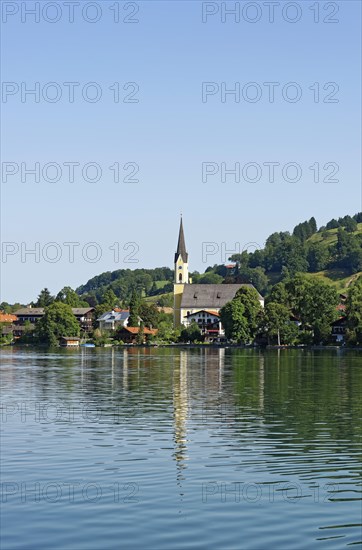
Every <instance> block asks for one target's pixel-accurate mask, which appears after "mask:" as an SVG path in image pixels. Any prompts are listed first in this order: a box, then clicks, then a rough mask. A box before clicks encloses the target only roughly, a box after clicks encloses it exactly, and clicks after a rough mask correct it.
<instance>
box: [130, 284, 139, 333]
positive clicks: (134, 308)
mask: <svg viewBox="0 0 362 550" xmlns="http://www.w3.org/2000/svg"><path fill="white" fill-rule="evenodd" d="M140 305H141V300H140V297H139V295H138V294H137V292H136V291H133V293H132V298H131V301H130V304H129V318H128V326H129V327H138V317H139V308H140Z"/></svg>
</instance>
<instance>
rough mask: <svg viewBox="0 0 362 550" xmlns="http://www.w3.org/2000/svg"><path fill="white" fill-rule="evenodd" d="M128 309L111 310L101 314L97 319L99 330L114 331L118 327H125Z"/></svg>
mask: <svg viewBox="0 0 362 550" xmlns="http://www.w3.org/2000/svg"><path fill="white" fill-rule="evenodd" d="M129 313H130V312H129V310H128V309H117V308H116V309H113V310H112V311H107V312H106V313H103V315H101V316H100V317H98V319H97V323H98V325H99V328H100V330H116V329H118V328H120V327H126V326H127V325H128V319H129Z"/></svg>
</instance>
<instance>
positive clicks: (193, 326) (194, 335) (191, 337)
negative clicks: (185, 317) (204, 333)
mask: <svg viewBox="0 0 362 550" xmlns="http://www.w3.org/2000/svg"><path fill="white" fill-rule="evenodd" d="M200 338H201V331H200V328H199V326H198V324H197V323H195V321H192V323H190V325H189V326H188V327H185V328H183V329H182V330H181V334H180V341H181V342H196V341H197V340H200Z"/></svg>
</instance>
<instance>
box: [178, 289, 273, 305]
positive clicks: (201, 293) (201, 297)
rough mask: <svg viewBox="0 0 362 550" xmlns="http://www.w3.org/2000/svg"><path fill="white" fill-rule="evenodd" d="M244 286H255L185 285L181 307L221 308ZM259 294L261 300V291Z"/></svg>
mask: <svg viewBox="0 0 362 550" xmlns="http://www.w3.org/2000/svg"><path fill="white" fill-rule="evenodd" d="M242 287H249V288H255V287H254V286H253V285H252V284H230V285H228V284H226V285H185V287H184V291H183V294H182V300H181V308H182V309H187V308H190V309H196V308H200V309H214V308H218V309H219V308H221V307H223V306H224V305H225V304H227V302H230V301H231V300H232V299H233V298H234V297H235V294H236V293H237V291H238V290H239V288H242ZM258 295H259V300H262V299H263V297H262V296H261V295H260V294H259V292H258Z"/></svg>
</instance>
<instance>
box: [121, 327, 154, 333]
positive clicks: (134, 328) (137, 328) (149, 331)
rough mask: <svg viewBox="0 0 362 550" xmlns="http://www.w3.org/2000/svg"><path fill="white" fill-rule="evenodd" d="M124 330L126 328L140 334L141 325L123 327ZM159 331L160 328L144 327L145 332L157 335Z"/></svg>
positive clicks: (130, 331)
mask: <svg viewBox="0 0 362 550" xmlns="http://www.w3.org/2000/svg"><path fill="white" fill-rule="evenodd" d="M122 330H126V331H127V332H129V333H130V334H138V333H139V330H140V327H123V329H122ZM157 333H158V329H156V328H153V329H149V328H147V327H144V329H143V334H153V335H155V334H157Z"/></svg>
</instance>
